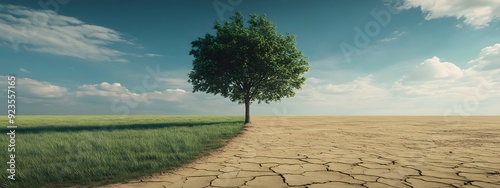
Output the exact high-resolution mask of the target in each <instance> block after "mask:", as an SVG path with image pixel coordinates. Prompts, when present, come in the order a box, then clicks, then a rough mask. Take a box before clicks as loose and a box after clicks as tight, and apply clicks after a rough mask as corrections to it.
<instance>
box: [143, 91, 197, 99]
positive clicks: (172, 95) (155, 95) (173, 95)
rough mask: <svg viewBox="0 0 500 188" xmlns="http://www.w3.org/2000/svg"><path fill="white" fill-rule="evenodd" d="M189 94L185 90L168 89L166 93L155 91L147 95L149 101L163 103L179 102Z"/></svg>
mask: <svg viewBox="0 0 500 188" xmlns="http://www.w3.org/2000/svg"><path fill="white" fill-rule="evenodd" d="M186 93H187V92H186V91H185V90H183V89H166V90H164V91H154V92H149V93H146V96H147V97H148V99H155V100H162V101H179V100H181V99H182V97H183V96H185V94H186Z"/></svg>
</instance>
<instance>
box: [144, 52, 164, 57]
mask: <svg viewBox="0 0 500 188" xmlns="http://www.w3.org/2000/svg"><path fill="white" fill-rule="evenodd" d="M145 56H146V57H161V56H162V55H160V54H152V53H148V54H146V55H145Z"/></svg>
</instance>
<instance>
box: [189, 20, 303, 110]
mask: <svg viewBox="0 0 500 188" xmlns="http://www.w3.org/2000/svg"><path fill="white" fill-rule="evenodd" d="M244 21H245V20H244V17H243V15H242V14H241V13H240V12H237V13H236V14H235V15H233V16H232V17H231V20H230V22H227V21H226V22H225V23H224V24H221V23H218V22H216V23H215V25H214V29H215V30H216V34H215V35H211V34H206V35H205V37H204V38H198V39H197V40H195V41H193V42H192V50H191V52H190V53H189V54H190V55H193V56H194V57H195V59H194V61H193V70H192V71H191V72H190V73H189V82H190V83H192V84H193V92H197V91H201V92H207V93H213V94H220V95H222V96H224V97H226V98H229V99H231V101H232V102H238V103H240V104H241V103H245V100H246V99H247V100H249V101H258V102H259V103H260V102H266V103H269V102H271V101H279V100H281V98H284V97H293V96H294V95H295V92H294V89H300V88H301V86H302V84H303V83H304V82H305V80H306V78H305V77H304V76H303V74H304V73H305V72H307V71H308V69H309V64H308V63H307V62H306V61H305V60H304V58H305V57H304V55H303V54H302V53H301V52H300V51H299V50H298V49H297V48H296V46H295V43H296V42H295V36H294V35H287V36H283V35H280V34H278V33H277V31H276V26H275V25H274V24H273V23H271V22H270V21H268V20H267V19H266V17H265V16H263V15H262V16H258V15H255V14H252V15H250V20H249V21H248V26H245V23H244Z"/></svg>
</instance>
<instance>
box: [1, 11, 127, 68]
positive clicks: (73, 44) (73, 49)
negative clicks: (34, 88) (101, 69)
mask: <svg viewBox="0 0 500 188" xmlns="http://www.w3.org/2000/svg"><path fill="white" fill-rule="evenodd" d="M0 33H2V35H0V40H1V41H3V43H4V45H9V46H11V47H13V48H14V49H15V50H19V49H21V48H22V49H26V50H29V51H35V52H40V53H49V54H54V55H62V56H70V57H76V58H81V59H86V60H91V61H112V62H127V61H128V60H127V59H125V58H124V56H126V55H127V53H124V52H121V51H118V50H114V49H112V48H111V47H109V45H110V44H115V43H125V44H131V45H133V43H131V42H129V41H127V40H125V39H123V37H122V35H121V34H120V33H118V32H117V31H115V30H113V29H110V28H106V27H102V26H97V25H90V24H86V23H84V22H82V21H80V20H78V19H77V18H73V17H68V16H63V15H58V14H57V13H55V12H53V11H47V10H33V9H29V8H26V7H22V6H14V5H4V4H0Z"/></svg>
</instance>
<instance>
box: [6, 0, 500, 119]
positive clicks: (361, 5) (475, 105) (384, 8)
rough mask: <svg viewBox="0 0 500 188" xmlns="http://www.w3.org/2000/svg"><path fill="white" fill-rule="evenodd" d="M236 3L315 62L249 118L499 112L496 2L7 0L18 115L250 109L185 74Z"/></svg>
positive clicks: (499, 15)
mask: <svg viewBox="0 0 500 188" xmlns="http://www.w3.org/2000/svg"><path fill="white" fill-rule="evenodd" d="M234 11H241V12H242V13H243V14H245V15H248V14H250V13H257V14H265V15H267V18H268V19H269V20H271V21H272V22H273V23H275V24H276V25H277V26H278V32H280V33H282V34H286V33H291V34H295V35H296V36H297V46H298V48H299V49H300V50H301V51H302V52H303V53H304V54H305V55H306V56H307V57H308V59H307V60H308V62H309V63H310V71H309V72H308V73H307V74H306V76H307V78H308V80H307V82H306V84H305V85H304V86H303V88H302V90H299V91H297V94H296V96H295V97H293V98H289V99H283V100H282V101H281V102H277V103H271V104H253V105H252V114H254V115H437V116H441V115H443V116H449V115H462V116H467V115H499V113H500V91H499V90H500V1H498V0H477V1H470V0H439V1H438V0H411V1H410V0H399V1H396V0H395V1H388V0H377V1H368V0H366V1H348V0H338V1H326V0H325V1H315V2H314V3H310V2H308V1H307V2H306V1H273V2H268V1H250V0H239V1H238V0H230V1H226V0H214V1H189V2H187V1H159V0H158V1H147V2H139V1H118V0H117V1H98V0H86V1H83V0H47V1H28V0H21V1H19V0H6V1H2V2H1V3H0V33H1V35H0V57H1V59H2V60H1V63H0V65H1V69H0V79H1V80H4V81H1V82H0V87H1V88H2V90H3V92H2V98H4V99H5V98H6V87H7V78H6V76H7V75H17V76H18V82H17V84H18V85H17V99H18V101H17V105H18V107H17V109H18V111H17V113H18V114H111V115H112V114H115V115H122V114H193V115H198V114H206V115H214V114H217V115H243V112H244V107H243V106H242V105H238V104H236V103H231V102H230V101H229V99H225V98H223V97H221V96H214V95H212V94H205V93H192V92H191V91H192V86H191V85H190V84H189V83H187V79H188V77H187V73H188V72H189V71H190V69H191V67H192V64H191V63H192V60H193V57H191V56H189V50H190V48H191V45H190V42H191V41H193V40H195V39H197V37H201V36H204V35H205V34H206V33H207V32H209V33H213V32H214V31H213V29H212V26H213V23H214V22H215V21H222V20H225V19H227V18H228V17H229V15H230V14H232V12H234ZM0 105H2V106H6V100H0ZM2 113H4V114H5V113H6V112H2Z"/></svg>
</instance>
